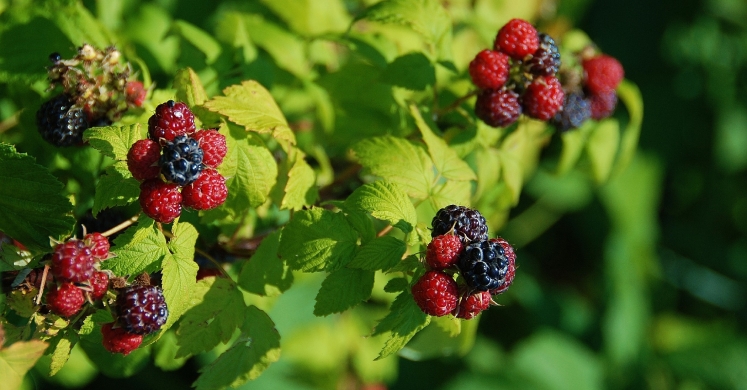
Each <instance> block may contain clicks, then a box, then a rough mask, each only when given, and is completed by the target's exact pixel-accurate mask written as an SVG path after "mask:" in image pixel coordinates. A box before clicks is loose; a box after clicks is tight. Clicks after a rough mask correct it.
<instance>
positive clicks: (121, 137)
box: [83, 123, 143, 161]
mask: <svg viewBox="0 0 747 390" xmlns="http://www.w3.org/2000/svg"><path fill="white" fill-rule="evenodd" d="M141 139H143V131H142V130H141V128H140V123H135V124H132V125H128V126H107V127H92V128H90V129H88V130H86V131H85V132H83V140H84V141H88V143H89V144H90V145H91V146H93V148H94V149H96V150H98V151H99V152H101V154H103V155H105V156H108V157H111V158H113V159H115V160H120V161H127V152H129V151H130V147H132V144H134V143H135V142H137V141H138V140H141Z"/></svg>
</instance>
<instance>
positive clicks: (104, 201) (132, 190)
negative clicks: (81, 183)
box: [91, 161, 140, 216]
mask: <svg viewBox="0 0 747 390" xmlns="http://www.w3.org/2000/svg"><path fill="white" fill-rule="evenodd" d="M138 197H140V183H139V182H138V181H137V180H135V178H133V177H132V174H131V173H130V171H129V169H128V168H127V163H126V162H124V161H117V162H116V163H114V165H112V166H110V167H108V168H106V171H105V174H104V175H102V176H101V177H100V178H99V180H98V181H97V182H96V194H95V195H94V198H93V209H92V210H91V211H92V212H93V215H94V216H96V215H97V214H98V213H99V212H100V211H101V210H103V209H107V208H111V207H115V206H125V205H128V204H130V203H132V202H134V201H136V200H137V199H138Z"/></svg>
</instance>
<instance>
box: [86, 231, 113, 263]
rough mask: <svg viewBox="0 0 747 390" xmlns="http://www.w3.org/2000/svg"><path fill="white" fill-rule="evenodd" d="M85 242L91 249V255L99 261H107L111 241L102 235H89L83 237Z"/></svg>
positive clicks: (95, 233)
mask: <svg viewBox="0 0 747 390" xmlns="http://www.w3.org/2000/svg"><path fill="white" fill-rule="evenodd" d="M83 242H84V243H85V244H86V245H87V246H88V247H89V248H91V254H92V255H93V257H94V258H96V259H97V260H106V259H107V258H108V257H109V239H108V238H106V237H104V236H103V235H101V233H97V232H94V233H88V234H86V236H85V237H83Z"/></svg>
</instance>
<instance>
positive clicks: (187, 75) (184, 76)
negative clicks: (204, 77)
mask: <svg viewBox="0 0 747 390" xmlns="http://www.w3.org/2000/svg"><path fill="white" fill-rule="evenodd" d="M174 88H175V89H176V99H177V100H179V101H180V102H184V104H186V105H187V106H189V107H192V108H194V107H195V106H199V105H201V104H203V103H205V102H206V101H207V99H208V96H207V93H206V92H205V87H203V86H202V81H200V77H199V76H197V73H195V71H194V70H192V68H184V69H179V71H178V72H176V75H175V76H174Z"/></svg>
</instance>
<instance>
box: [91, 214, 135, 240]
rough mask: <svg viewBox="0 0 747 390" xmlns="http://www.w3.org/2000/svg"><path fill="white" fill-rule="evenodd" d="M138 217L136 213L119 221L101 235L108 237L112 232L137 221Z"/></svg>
mask: <svg viewBox="0 0 747 390" xmlns="http://www.w3.org/2000/svg"><path fill="white" fill-rule="evenodd" d="M138 218H140V214H137V215H135V216H133V217H132V218H130V219H128V220H126V221H124V222H122V223H120V224H119V225H117V226H115V227H113V228H111V229H109V230H107V231H105V232H103V233H101V235H102V236H104V237H109V236H111V235H112V234H114V233H117V232H119V231H120V230H123V229H126V228H127V227H129V226H130V225H132V224H133V223H135V222H137V219H138Z"/></svg>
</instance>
